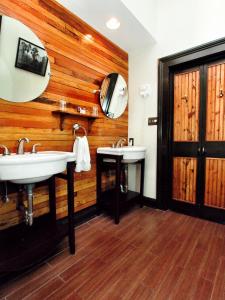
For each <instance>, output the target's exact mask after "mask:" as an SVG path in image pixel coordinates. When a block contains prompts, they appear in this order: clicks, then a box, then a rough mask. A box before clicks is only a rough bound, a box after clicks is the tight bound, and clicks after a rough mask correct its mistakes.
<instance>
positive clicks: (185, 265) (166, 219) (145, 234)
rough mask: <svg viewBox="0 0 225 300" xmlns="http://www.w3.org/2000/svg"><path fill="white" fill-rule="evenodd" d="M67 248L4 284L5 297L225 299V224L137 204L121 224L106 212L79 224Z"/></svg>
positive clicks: (0, 289)
mask: <svg viewBox="0 0 225 300" xmlns="http://www.w3.org/2000/svg"><path fill="white" fill-rule="evenodd" d="M76 238H77V240H76V247H77V252H76V255H74V256H71V255H69V253H68V249H67V248H65V244H66V243H64V249H63V248H62V251H61V252H59V253H58V254H57V255H55V256H54V257H51V258H50V259H49V260H48V261H46V262H45V263H44V264H42V265H41V266H39V268H37V269H36V270H33V271H32V272H30V273H27V274H25V275H23V276H22V277H21V278H18V279H17V280H15V281H13V282H10V283H7V284H5V285H4V286H2V287H0V299H13V300H17V299H29V300H33V299H41V300H43V299H54V300H55V299H73V300H81V299H83V300H86V299H90V300H91V299H94V300H104V299H109V300H114V299H115V300H121V299H131V300H135V299H138V300H145V299H157V300H158V299H166V300H168V299H179V300H181V299H185V300H187V299H197V300H201V299H202V300H207V299H215V300H217V299H218V300H223V299H225V226H224V225H220V224H216V223H212V222H209V221H205V220H200V219H197V218H192V217H189V216H185V215H181V214H177V213H175V212H171V211H166V212H163V211H159V210H154V209H151V208H146V207H144V208H142V209H140V208H137V209H134V210H133V211H132V212H130V213H128V214H127V215H125V216H124V217H123V218H122V219H121V223H120V224H119V225H114V224H113V222H112V220H111V219H110V218H108V217H105V216H100V217H96V218H94V219H92V220H91V221H89V222H88V223H85V224H83V225H82V226H80V227H79V228H77V229H76Z"/></svg>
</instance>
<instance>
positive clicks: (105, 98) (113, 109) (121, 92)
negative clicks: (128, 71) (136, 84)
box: [100, 73, 128, 119]
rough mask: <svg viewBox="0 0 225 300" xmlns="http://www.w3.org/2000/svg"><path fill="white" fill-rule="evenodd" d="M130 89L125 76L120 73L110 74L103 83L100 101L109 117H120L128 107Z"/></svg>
mask: <svg viewBox="0 0 225 300" xmlns="http://www.w3.org/2000/svg"><path fill="white" fill-rule="evenodd" d="M127 102H128V91H127V84H126V81H125V80H124V78H123V76H122V75H120V74H118V73H111V74H109V75H108V76H107V77H106V78H105V79H104V80H103V83H102V86H101V91H100V103H101V107H102V110H103V112H104V113H105V115H106V116H107V117H108V118H111V119H117V118H119V117H120V116H121V115H122V114H123V112H124V111H125V109H126V107H127Z"/></svg>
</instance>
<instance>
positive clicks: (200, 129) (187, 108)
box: [170, 62, 225, 220]
mask: <svg viewBox="0 0 225 300" xmlns="http://www.w3.org/2000/svg"><path fill="white" fill-rule="evenodd" d="M224 94H225V63H224V62H220V63H214V64H210V65H202V66H199V67H198V68H196V69H191V70H186V71H182V72H179V73H175V74H174V77H173V126H172V133H171V136H172V166H171V170H172V197H171V201H170V206H171V207H172V208H173V207H176V208H182V209H185V210H189V211H190V212H192V213H195V214H199V215H202V216H206V217H209V218H212V219H213V218H214V217H217V216H218V215H219V216H220V217H221V218H224V220H225V102H224V101H225V95H224Z"/></svg>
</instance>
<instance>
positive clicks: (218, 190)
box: [204, 158, 225, 209]
mask: <svg viewBox="0 0 225 300" xmlns="http://www.w3.org/2000/svg"><path fill="white" fill-rule="evenodd" d="M205 170H206V176H205V197H204V200H205V205H206V206H210V207H217V208H223V209H225V159H218V158H206V168H205Z"/></svg>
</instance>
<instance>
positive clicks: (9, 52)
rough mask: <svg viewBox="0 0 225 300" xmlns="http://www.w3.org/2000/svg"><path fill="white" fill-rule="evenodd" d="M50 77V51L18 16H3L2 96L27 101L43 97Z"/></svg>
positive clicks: (0, 19) (0, 34) (0, 32)
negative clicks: (14, 17) (17, 18)
mask: <svg viewBox="0 0 225 300" xmlns="http://www.w3.org/2000/svg"><path fill="white" fill-rule="evenodd" d="M49 77H50V63H49V60H48V56H47V52H46V51H45V49H44V46H43V45H42V43H41V41H40V40H39V38H38V37H37V36H36V35H35V34H34V33H33V32H32V31H31V29H30V28H28V27H27V26H25V25H24V24H23V23H21V22H20V21H18V20H15V19H13V18H10V17H7V16H0V82H1V88H0V98H1V99H4V100H7V101H12V102H27V101H31V100H33V99H35V98H37V97H39V96H40V95H41V94H42V93H43V92H44V90H45V89H46V87H47V85H48V82H49Z"/></svg>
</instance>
